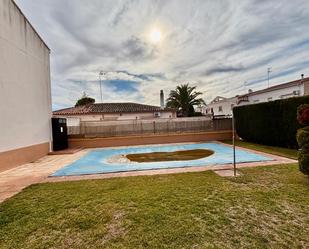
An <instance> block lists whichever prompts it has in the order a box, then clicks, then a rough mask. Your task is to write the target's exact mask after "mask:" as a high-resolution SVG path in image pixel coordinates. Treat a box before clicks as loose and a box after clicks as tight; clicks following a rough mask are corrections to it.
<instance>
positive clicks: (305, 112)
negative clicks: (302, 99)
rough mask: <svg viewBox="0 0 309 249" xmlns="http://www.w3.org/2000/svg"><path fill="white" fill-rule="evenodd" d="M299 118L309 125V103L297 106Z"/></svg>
mask: <svg viewBox="0 0 309 249" xmlns="http://www.w3.org/2000/svg"><path fill="white" fill-rule="evenodd" d="M297 120H298V122H299V123H300V124H302V125H309V105H308V104H304V105H300V106H299V107H298V108H297Z"/></svg>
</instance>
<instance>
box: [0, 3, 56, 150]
mask: <svg viewBox="0 0 309 249" xmlns="http://www.w3.org/2000/svg"><path fill="white" fill-rule="evenodd" d="M50 117H51V93H50V69H49V50H48V48H47V47H46V46H45V45H44V43H43V42H42V40H41V39H40V38H39V37H38V35H37V34H36V33H35V32H34V30H33V28H32V27H31V26H30V24H29V23H28V22H27V21H26V19H25V18H24V16H23V15H22V14H21V12H20V11H19V9H18V8H17V7H16V6H15V4H14V3H13V2H12V1H11V0H1V1H0V152H3V151H7V150H12V149H17V148H21V147H26V146H30V145H35V144H41V143H46V142H49V141H50Z"/></svg>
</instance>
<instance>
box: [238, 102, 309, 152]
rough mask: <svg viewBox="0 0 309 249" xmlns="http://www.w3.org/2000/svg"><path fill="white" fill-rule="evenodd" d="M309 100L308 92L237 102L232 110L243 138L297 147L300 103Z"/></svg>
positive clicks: (266, 143)
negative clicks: (298, 95) (237, 104)
mask: <svg viewBox="0 0 309 249" xmlns="http://www.w3.org/2000/svg"><path fill="white" fill-rule="evenodd" d="M304 103H307V104H308V103H309V96H304V97H297V98H289V99H283V100H275V101H271V102H266V103H260V104H254V105H245V106H237V107H235V108H234V110H233V113H234V116H235V125H236V126H235V127H236V131H237V134H238V136H239V137H240V138H242V139H244V140H246V141H249V142H254V143H259V144H265V145H273V146H281V147H287V148H297V141H296V132H297V130H298V129H299V128H301V125H300V124H299V123H298V121H297V107H298V106H299V105H301V104H304Z"/></svg>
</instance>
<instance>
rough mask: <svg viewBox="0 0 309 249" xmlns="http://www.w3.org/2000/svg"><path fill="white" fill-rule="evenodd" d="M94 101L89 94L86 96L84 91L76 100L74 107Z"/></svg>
mask: <svg viewBox="0 0 309 249" xmlns="http://www.w3.org/2000/svg"><path fill="white" fill-rule="evenodd" d="M94 103H95V99H93V98H90V97H89V96H87V94H86V93H85V92H84V93H83V96H82V97H81V98H80V99H79V100H77V102H76V104H75V107H77V106H82V105H88V104H94Z"/></svg>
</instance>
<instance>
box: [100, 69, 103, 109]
mask: <svg viewBox="0 0 309 249" xmlns="http://www.w3.org/2000/svg"><path fill="white" fill-rule="evenodd" d="M103 75H104V72H103V71H100V73H99V79H100V97H101V103H103V97H102V79H101V76H103Z"/></svg>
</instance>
